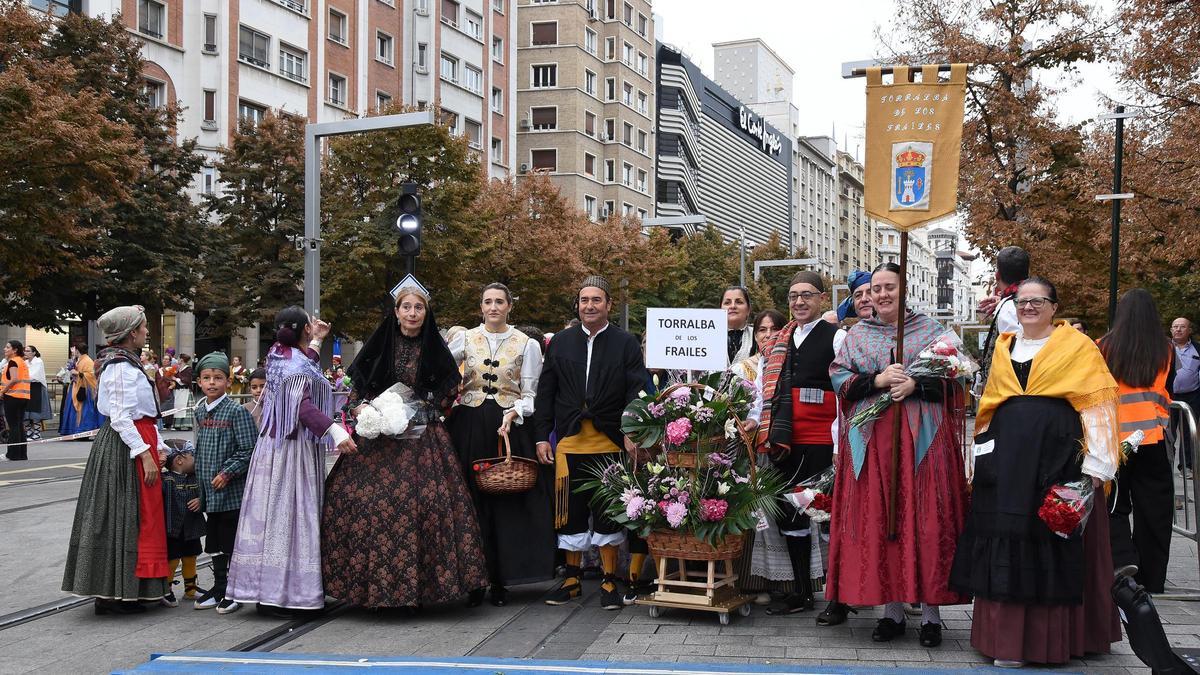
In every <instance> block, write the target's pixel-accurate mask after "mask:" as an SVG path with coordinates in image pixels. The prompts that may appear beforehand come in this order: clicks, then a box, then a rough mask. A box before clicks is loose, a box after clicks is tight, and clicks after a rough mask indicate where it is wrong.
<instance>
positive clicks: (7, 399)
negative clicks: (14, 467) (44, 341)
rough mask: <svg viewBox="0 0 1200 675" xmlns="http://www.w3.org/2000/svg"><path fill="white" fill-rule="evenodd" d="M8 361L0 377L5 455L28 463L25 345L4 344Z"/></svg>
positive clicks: (27, 391)
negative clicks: (5, 432)
mask: <svg viewBox="0 0 1200 675" xmlns="http://www.w3.org/2000/svg"><path fill="white" fill-rule="evenodd" d="M4 358H5V359H8V361H7V363H6V365H5V366H4V372H3V374H0V396H3V397H4V422H5V424H7V425H8V443H9V445H8V452H7V453H5V455H4V458H5V459H8V460H12V461H17V460H24V459H29V457H28V455H26V454H25V447H26V446H25V408H26V407H27V406H28V405H29V383H30V379H29V364H27V363H25V345H23V344H21V341H20V340H9V341H8V342H6V343H4Z"/></svg>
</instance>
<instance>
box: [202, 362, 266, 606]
mask: <svg viewBox="0 0 1200 675" xmlns="http://www.w3.org/2000/svg"><path fill="white" fill-rule="evenodd" d="M196 371H197V374H198V375H199V379H198V382H199V383H200V391H201V392H203V393H204V397H205V401H204V402H202V403H200V404H199V405H197V406H196V476H197V477H198V478H199V482H200V491H201V501H202V502H203V503H204V512H205V513H206V514H207V515H208V535H207V536H206V538H205V542H204V550H205V551H207V552H208V553H210V554H211V555H212V570H213V586H212V588H211V589H210V590H209V591H208V592H207V593H205V594H204V595H203V596H201V597H200V599H198V600H196V604H195V608H196V609H209V608H212V607H216V608H217V613H218V614H229V613H232V612H236V611H237V610H238V609H239V608H240V607H241V605H239V604H238V603H236V602H234V601H233V600H229V599H227V598H226V597H225V587H226V583H227V580H228V574H229V556H231V555H233V542H234V539H235V538H236V537H237V526H238V513H239V511H240V510H241V507H242V492H243V491H244V490H245V488H246V470H247V469H248V468H249V467H250V455H251V453H252V452H253V451H254V443H255V441H256V440H257V438H258V428H257V427H256V426H255V424H254V419H253V418H252V417H251V416H250V413H249V412H248V411H247V410H246V409H245V408H243V407H242V406H240V405H238V404H237V403H234V402H233V400H232V399H230V398H229V397H228V396H227V395H226V392H227V391H228V390H229V357H228V356H226V355H225V354H223V353H221V352H213V353H211V354H208V355H207V356H205V357H204V358H202V359H200V361H199V363H197V364H196Z"/></svg>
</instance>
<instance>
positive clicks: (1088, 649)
mask: <svg viewBox="0 0 1200 675" xmlns="http://www.w3.org/2000/svg"><path fill="white" fill-rule="evenodd" d="M1016 306H1017V319H1018V320H1019V321H1020V322H1021V327H1022V333H1021V335H1020V336H1019V337H1018V336H1017V335H1016V334H1013V333H1008V332H1006V333H1003V334H1002V335H1001V336H1000V338H999V339H998V340H997V341H996V349H995V352H994V356H993V358H992V370H991V373H990V374H989V376H988V381H987V386H986V388H985V389H984V395H983V399H982V400H981V401H980V404H979V413H978V416H977V417H976V419H975V432H976V435H975V451H974V457H975V471H974V480H973V490H972V493H971V511H970V514H969V516H968V518H967V525H966V530H965V531H964V532H963V534H962V537H961V538H960V539H959V542H958V551H957V553H956V554H955V556H954V568H953V573H952V575H951V577H950V584H951V586H952V587H953V588H955V589H957V590H959V591H961V592H963V593H969V594H973V595H974V596H975V612H974V619H973V621H972V622H971V645H972V646H973V647H975V648H976V649H978V650H979V651H980V652H982V653H983V654H985V655H986V656H989V657H992V658H993V659H995V665H997V666H1001V667H1020V666H1022V665H1024V663H1025V662H1027V661H1034V662H1038V663H1066V662H1067V661H1068V660H1070V659H1071V658H1072V657H1080V656H1083V655H1084V654H1085V653H1107V652H1108V651H1109V645H1110V644H1111V643H1113V642H1118V641H1120V639H1121V627H1120V622H1119V619H1118V617H1117V612H1116V608H1115V607H1114V605H1113V601H1112V597H1111V595H1110V593H1109V588H1110V586H1111V585H1112V580H1113V563H1112V551H1111V549H1110V546H1109V538H1108V518H1106V517H1105V515H1106V513H1107V509H1106V507H1105V497H1104V490H1103V489H1100V485H1101V483H1102V482H1103V481H1106V480H1111V479H1112V477H1113V476H1114V475H1115V474H1116V471H1117V447H1118V446H1117V392H1118V390H1117V382H1116V380H1115V379H1113V377H1112V375H1110V374H1109V370H1108V367H1107V366H1106V364H1105V362H1104V357H1103V356H1102V355H1101V353H1100V350H1099V349H1097V348H1096V345H1095V344H1093V343H1092V341H1091V340H1089V339H1088V337H1087V336H1086V335H1084V334H1083V333H1080V332H1079V331H1077V330H1075V329H1074V328H1072V327H1070V326H1068V325H1067V324H1065V323H1064V322H1062V321H1058V322H1055V321H1054V314H1055V312H1056V311H1057V310H1058V294H1057V293H1056V291H1055V289H1054V285H1053V284H1051V283H1050V282H1049V281H1046V280H1045V279H1041V278H1039V277H1030V278H1029V279H1026V280H1025V281H1023V282H1021V284H1020V286H1019V287H1018V289H1017V293H1016ZM1087 477H1091V481H1092V483H1093V485H1095V486H1096V487H1097V490H1096V492H1095V494H1094V499H1095V502H1094V503H1093V505H1092V516H1091V517H1090V518H1088V521H1087V525H1086V527H1085V528H1084V533H1083V536H1082V537H1078V536H1077V537H1073V538H1071V539H1064V538H1062V537H1060V536H1058V535H1056V534H1054V533H1052V532H1051V531H1050V530H1049V528H1047V527H1046V525H1045V523H1043V522H1042V520H1041V519H1040V518H1039V517H1038V515H1037V511H1038V508H1039V507H1040V506H1041V504H1042V500H1043V499H1044V497H1045V494H1046V491H1047V490H1048V489H1049V488H1050V487H1051V486H1053V485H1057V484H1061V483H1065V482H1067V481H1075V480H1079V479H1081V478H1087Z"/></svg>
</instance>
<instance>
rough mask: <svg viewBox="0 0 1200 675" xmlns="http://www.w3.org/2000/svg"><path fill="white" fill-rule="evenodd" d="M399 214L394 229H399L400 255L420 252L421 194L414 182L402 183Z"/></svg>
mask: <svg viewBox="0 0 1200 675" xmlns="http://www.w3.org/2000/svg"><path fill="white" fill-rule="evenodd" d="M399 206H400V215H399V216H397V217H396V229H397V230H399V231H400V255H406V256H415V255H420V254H421V196H420V195H418V194H417V184H416V183H404V184H403V185H402V186H401V192H400V201H399Z"/></svg>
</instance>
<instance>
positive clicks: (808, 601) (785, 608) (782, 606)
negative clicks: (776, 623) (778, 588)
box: [767, 593, 813, 616]
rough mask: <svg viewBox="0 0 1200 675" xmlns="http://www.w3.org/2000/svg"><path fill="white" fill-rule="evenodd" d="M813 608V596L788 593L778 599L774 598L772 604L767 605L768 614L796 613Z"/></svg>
mask: <svg viewBox="0 0 1200 675" xmlns="http://www.w3.org/2000/svg"><path fill="white" fill-rule="evenodd" d="M812 608H813V599H812V596H810V595H801V594H799V593H788V594H787V595H785V596H783V597H782V598H779V599H778V600H772V601H771V604H770V605H768V606H767V614H770V615H772V616H778V615H780V614H795V613H796V612H807V611H809V610H810V609H812Z"/></svg>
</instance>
